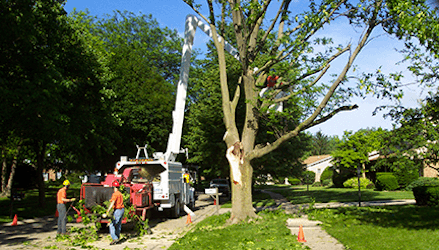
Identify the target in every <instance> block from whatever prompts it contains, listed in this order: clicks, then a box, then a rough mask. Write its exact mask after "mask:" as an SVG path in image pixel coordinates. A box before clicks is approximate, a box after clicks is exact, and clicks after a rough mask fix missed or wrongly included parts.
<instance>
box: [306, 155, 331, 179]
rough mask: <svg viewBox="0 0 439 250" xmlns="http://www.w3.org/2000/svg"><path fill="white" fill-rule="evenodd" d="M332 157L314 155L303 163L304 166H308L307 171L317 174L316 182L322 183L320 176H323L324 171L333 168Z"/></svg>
mask: <svg viewBox="0 0 439 250" xmlns="http://www.w3.org/2000/svg"><path fill="white" fill-rule="evenodd" d="M331 161H332V156H331V155H313V156H310V157H308V158H306V159H305V160H304V161H303V164H305V165H306V170H308V171H313V172H314V173H316V179H315V181H316V182H318V181H320V176H321V175H322V173H323V171H324V170H325V169H326V168H327V167H331V166H332V163H331Z"/></svg>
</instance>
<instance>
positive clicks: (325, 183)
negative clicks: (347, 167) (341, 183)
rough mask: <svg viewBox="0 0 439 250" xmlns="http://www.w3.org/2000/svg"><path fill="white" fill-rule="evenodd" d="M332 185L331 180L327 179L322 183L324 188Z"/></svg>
mask: <svg viewBox="0 0 439 250" xmlns="http://www.w3.org/2000/svg"><path fill="white" fill-rule="evenodd" d="M331 185H332V180H331V179H326V180H324V181H322V186H324V187H327V186H331Z"/></svg>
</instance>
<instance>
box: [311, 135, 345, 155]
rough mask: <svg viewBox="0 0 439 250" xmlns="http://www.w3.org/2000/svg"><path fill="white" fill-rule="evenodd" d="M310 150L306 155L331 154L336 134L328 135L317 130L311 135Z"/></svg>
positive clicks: (335, 141)
mask: <svg viewBox="0 0 439 250" xmlns="http://www.w3.org/2000/svg"><path fill="white" fill-rule="evenodd" d="M311 141H312V142H311V150H310V151H308V152H307V154H306V156H312V155H325V154H331V153H332V151H334V150H335V148H336V144H337V141H338V136H328V135H325V134H323V133H322V131H318V132H317V133H315V134H314V135H311Z"/></svg>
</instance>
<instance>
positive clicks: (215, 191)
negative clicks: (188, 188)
mask: <svg viewBox="0 0 439 250" xmlns="http://www.w3.org/2000/svg"><path fill="white" fill-rule="evenodd" d="M204 193H205V194H218V188H205V189H204Z"/></svg>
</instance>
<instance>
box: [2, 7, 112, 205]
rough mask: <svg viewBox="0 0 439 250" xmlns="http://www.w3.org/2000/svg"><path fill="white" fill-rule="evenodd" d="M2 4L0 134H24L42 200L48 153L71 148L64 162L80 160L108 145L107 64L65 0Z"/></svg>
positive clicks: (4, 136)
mask: <svg viewBox="0 0 439 250" xmlns="http://www.w3.org/2000/svg"><path fill="white" fill-rule="evenodd" d="M1 9H2V10H5V11H3V12H2V13H1V14H0V18H1V20H0V23H1V24H0V25H1V26H2V29H1V30H2V31H3V34H2V36H1V38H0V48H1V49H0V58H1V59H0V89H1V92H2V95H1V97H0V103H1V104H0V105H1V106H0V108H1V109H2V111H3V112H2V117H1V119H0V123H1V124H0V127H1V133H0V135H1V140H2V142H4V141H6V139H7V137H8V136H9V135H11V133H13V135H15V136H18V137H20V138H23V139H24V142H25V143H26V145H27V150H26V151H25V152H26V153H27V152H29V153H28V154H27V155H26V158H27V159H30V160H31V164H33V165H34V166H35V167H36V169H37V173H38V174H37V178H38V180H39V181H38V183H39V190H40V204H41V205H43V204H44V182H43V180H42V170H43V169H44V168H45V167H46V166H47V165H50V164H52V163H53V162H51V161H49V159H48V158H47V156H48V155H49V154H48V153H51V154H52V155H53V154H56V152H60V151H62V152H63V153H62V154H63V155H70V157H63V159H62V162H63V163H64V164H74V165H75V166H76V167H84V166H85V165H87V164H90V161H88V160H91V159H93V158H94V157H96V153H99V152H101V151H104V150H107V149H108V148H109V147H111V145H109V144H108V143H107V142H108V140H106V138H108V136H109V133H107V132H108V129H111V128H112V125H113V124H114V123H113V118H112V117H111V116H109V114H110V113H109V112H108V111H109V110H108V105H107V103H106V100H107V96H106V95H105V93H104V92H103V91H102V90H103V89H104V86H105V83H104V82H103V81H102V74H103V72H104V69H103V68H102V67H101V64H100V63H99V61H98V58H97V57H96V55H95V54H94V53H93V51H92V49H91V48H90V47H88V46H85V44H84V40H83V39H82V37H81V36H79V35H78V34H77V33H76V31H75V29H74V28H73V27H72V26H73V25H72V24H71V22H70V19H68V18H67V16H66V15H65V14H66V13H65V11H64V9H63V7H62V1H51V0H23V1H2V2H1ZM53 145H56V146H53ZM50 149H57V151H53V152H51V151H50Z"/></svg>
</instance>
